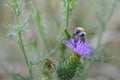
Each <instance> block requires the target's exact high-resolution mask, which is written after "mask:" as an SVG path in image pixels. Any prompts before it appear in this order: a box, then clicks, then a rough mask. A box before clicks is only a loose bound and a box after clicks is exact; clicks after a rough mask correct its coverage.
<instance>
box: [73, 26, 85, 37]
mask: <svg viewBox="0 0 120 80" xmlns="http://www.w3.org/2000/svg"><path fill="white" fill-rule="evenodd" d="M74 34H75V35H78V36H79V37H85V36H86V32H85V31H84V29H83V28H82V27H77V28H76V29H75V31H74Z"/></svg>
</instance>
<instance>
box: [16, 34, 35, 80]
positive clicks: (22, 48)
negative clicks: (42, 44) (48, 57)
mask: <svg viewBox="0 0 120 80" xmlns="http://www.w3.org/2000/svg"><path fill="white" fill-rule="evenodd" d="M21 34H22V33H21V32H18V38H19V39H18V44H19V46H20V48H21V50H22V52H23V56H24V58H25V61H26V64H27V68H28V72H29V75H30V80H32V79H33V77H32V69H31V64H30V62H29V60H28V57H27V54H26V51H25V47H24V44H23V40H22V35H21Z"/></svg>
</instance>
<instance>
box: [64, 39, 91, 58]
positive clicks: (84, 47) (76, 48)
mask: <svg viewBox="0 0 120 80" xmlns="http://www.w3.org/2000/svg"><path fill="white" fill-rule="evenodd" d="M63 42H64V44H65V45H66V46H67V47H69V48H70V49H71V50H72V51H73V52H75V53H77V54H78V55H80V56H83V57H88V56H89V55H90V54H91V53H92V49H91V47H90V46H89V45H88V44H87V43H86V42H83V41H82V40H78V41H74V38H71V39H70V40H69V41H67V40H64V41H63Z"/></svg>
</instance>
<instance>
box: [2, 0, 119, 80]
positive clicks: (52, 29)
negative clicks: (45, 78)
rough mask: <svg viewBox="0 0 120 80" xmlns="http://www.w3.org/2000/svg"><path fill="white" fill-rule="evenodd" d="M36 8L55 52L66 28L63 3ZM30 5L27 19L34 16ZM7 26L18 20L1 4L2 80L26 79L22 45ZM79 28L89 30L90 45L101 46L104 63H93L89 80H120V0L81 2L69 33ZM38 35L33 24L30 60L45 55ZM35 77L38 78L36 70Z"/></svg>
mask: <svg viewBox="0 0 120 80" xmlns="http://www.w3.org/2000/svg"><path fill="white" fill-rule="evenodd" d="M33 4H34V6H35V8H36V9H37V10H39V11H40V15H41V23H42V25H43V27H44V30H45V34H46V37H47V42H48V46H49V49H53V48H54V47H55V46H56V45H57V44H58V34H59V32H60V31H61V27H63V26H62V25H63V24H64V16H63V12H62V1H61V0H33ZM27 5H28V3H27V0H26V2H25V4H24V6H23V8H24V9H25V13H24V16H25V17H26V16H29V15H31V14H32V13H31V12H30V10H29V9H28V6H27ZM24 19H25V18H24V17H22V18H21V20H24ZM102 22H103V24H102ZM7 23H9V24H14V23H15V20H14V16H13V14H12V12H11V10H10V9H9V8H8V7H7V6H6V3H5V2H4V1H3V0H0V80H12V78H11V73H12V72H20V73H21V74H22V75H26V72H27V71H26V66H25V61H24V59H23V57H22V54H21V51H20V49H19V47H18V44H17V43H16V42H15V41H14V40H12V39H11V38H10V37H9V36H7V34H8V27H6V26H5V25H6V24H7ZM77 26H82V27H84V28H85V30H86V33H87V41H88V42H89V44H90V45H91V46H92V47H93V48H96V47H97V46H98V45H100V47H99V49H97V51H96V54H99V55H100V56H102V57H103V61H102V60H101V62H92V63H91V65H89V68H88V73H87V74H86V75H85V76H87V80H120V3H119V0H78V1H77V3H76V5H75V6H74V9H73V10H72V13H71V16H70V19H69V32H70V33H71V34H72V33H73V30H74V28H75V27H77ZM38 35H39V33H38V32H37V28H36V27H35V23H34V22H33V20H30V22H29V27H28V31H27V32H25V33H24V41H25V45H26V49H27V51H28V56H29V58H30V59H34V57H35V56H36V55H38V54H39V52H43V51H44V50H43V49H44V48H45V46H44V44H43V42H42V40H41V37H40V38H39V37H38ZM36 40H37V41H36ZM34 41H36V42H37V43H36V44H37V47H38V48H39V50H38V51H36V52H35V51H34V54H33V52H32V51H33V49H34V48H33V47H30V43H31V42H34ZM37 53H38V54H37ZM33 73H34V75H36V76H37V71H36V69H33ZM78 80H79V79H78Z"/></svg>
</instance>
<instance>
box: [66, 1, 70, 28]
mask: <svg viewBox="0 0 120 80" xmlns="http://www.w3.org/2000/svg"><path fill="white" fill-rule="evenodd" d="M69 4H70V1H69V0H67V8H66V9H67V14H66V17H67V21H66V28H68V23H69Z"/></svg>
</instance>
